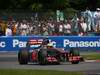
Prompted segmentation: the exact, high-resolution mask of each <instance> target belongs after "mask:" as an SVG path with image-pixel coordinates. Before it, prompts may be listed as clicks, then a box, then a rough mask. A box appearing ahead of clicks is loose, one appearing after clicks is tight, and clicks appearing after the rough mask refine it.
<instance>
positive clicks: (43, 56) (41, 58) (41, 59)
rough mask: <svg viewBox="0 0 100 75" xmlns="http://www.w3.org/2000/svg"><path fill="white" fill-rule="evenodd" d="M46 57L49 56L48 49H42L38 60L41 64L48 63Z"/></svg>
mask: <svg viewBox="0 0 100 75" xmlns="http://www.w3.org/2000/svg"><path fill="white" fill-rule="evenodd" d="M46 57H47V51H46V50H40V51H39V52H38V61H39V64H40V65H45V64H46V62H47V61H46Z"/></svg>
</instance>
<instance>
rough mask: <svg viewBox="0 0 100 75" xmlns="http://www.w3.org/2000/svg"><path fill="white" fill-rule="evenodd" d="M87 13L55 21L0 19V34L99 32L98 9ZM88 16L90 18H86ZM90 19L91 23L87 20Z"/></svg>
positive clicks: (80, 33) (52, 34)
mask: <svg viewBox="0 0 100 75" xmlns="http://www.w3.org/2000/svg"><path fill="white" fill-rule="evenodd" d="M85 13H88V14H87V15H83V16H80V17H76V18H74V19H70V18H69V19H66V20H65V21H60V22H57V21H56V20H48V19H46V20H38V21H33V20H26V19H22V20H14V19H13V18H12V19H10V20H9V19H8V20H7V21H5V20H2V19H1V20H0V36H28V35H29V36H31V35H42V36H55V35H57V36H72V35H77V36H86V35H88V33H89V32H100V9H99V8H98V9H97V11H96V12H95V13H94V17H93V16H91V13H90V11H89V10H86V12H85ZM84 16H88V17H91V18H86V17H84ZM89 20H91V21H90V22H91V24H90V22H89Z"/></svg>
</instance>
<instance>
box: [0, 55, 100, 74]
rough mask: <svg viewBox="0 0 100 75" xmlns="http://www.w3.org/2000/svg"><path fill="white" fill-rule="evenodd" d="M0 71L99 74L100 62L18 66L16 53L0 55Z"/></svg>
mask: <svg viewBox="0 0 100 75" xmlns="http://www.w3.org/2000/svg"><path fill="white" fill-rule="evenodd" d="M0 69H37V70H41V69H42V70H59V71H83V72H93V73H94V72H95V73H99V74H100V62H81V63H79V64H71V63H69V62H67V63H61V65H38V64H33V63H29V64H27V65H19V63H18V61H17V53H0Z"/></svg>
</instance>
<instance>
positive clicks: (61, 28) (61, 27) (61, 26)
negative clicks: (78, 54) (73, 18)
mask: <svg viewBox="0 0 100 75" xmlns="http://www.w3.org/2000/svg"><path fill="white" fill-rule="evenodd" d="M63 28H64V26H63V23H62V22H60V23H59V35H63Z"/></svg>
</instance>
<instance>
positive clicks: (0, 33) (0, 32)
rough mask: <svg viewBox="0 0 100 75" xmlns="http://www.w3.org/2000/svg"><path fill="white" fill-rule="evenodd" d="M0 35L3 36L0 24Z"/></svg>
mask: <svg viewBox="0 0 100 75" xmlns="http://www.w3.org/2000/svg"><path fill="white" fill-rule="evenodd" d="M0 36H3V31H2V26H1V24H0Z"/></svg>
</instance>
